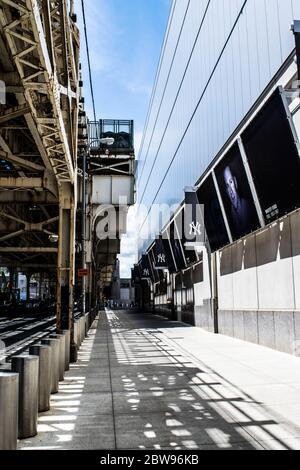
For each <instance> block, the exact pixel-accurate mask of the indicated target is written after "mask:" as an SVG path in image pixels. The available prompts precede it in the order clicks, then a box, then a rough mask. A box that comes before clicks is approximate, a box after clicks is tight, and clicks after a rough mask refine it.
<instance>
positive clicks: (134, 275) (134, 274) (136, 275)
mask: <svg viewBox="0 0 300 470" xmlns="http://www.w3.org/2000/svg"><path fill="white" fill-rule="evenodd" d="M131 279H132V283H133V285H139V284H140V282H141V278H140V271H139V267H138V265H137V264H135V265H134V268H133V269H132V270H131Z"/></svg>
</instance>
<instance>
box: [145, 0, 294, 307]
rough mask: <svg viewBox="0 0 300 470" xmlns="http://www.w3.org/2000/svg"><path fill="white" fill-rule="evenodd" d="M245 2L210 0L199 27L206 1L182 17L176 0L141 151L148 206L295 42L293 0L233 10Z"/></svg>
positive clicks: (205, 160)
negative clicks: (292, 31)
mask: <svg viewBox="0 0 300 470" xmlns="http://www.w3.org/2000/svg"><path fill="white" fill-rule="evenodd" d="M243 3H244V2H243V0H211V1H210V3H209V7H208V9H207V13H206V16H205V19H204V21H203V24H202V26H201V28H200V25H201V22H202V20H203V14H204V11H205V9H206V7H207V4H208V2H207V1H206V0H191V2H190V4H189V9H188V12H187V15H186V19H185V23H184V25H183V20H184V16H185V13H186V9H187V6H188V0H177V1H176V4H175V8H174V16H173V19H172V23H171V26H170V32H169V37H168V41H167V43H166V47H165V52H164V56H163V60H162V63H161V70H160V74H159V76H158V80H157V86H156V92H155V95H154V97H153V103H152V108H151V111H150V116H149V122H148V127H147V130H146V134H145V136H144V137H145V139H144V146H143V148H142V151H141V156H140V158H141V160H142V161H146V163H145V165H144V167H143V163H142V164H141V171H142V177H141V179H140V181H139V194H138V198H139V201H140V202H143V204H146V205H147V206H148V207H149V208H150V207H151V205H152V204H153V203H180V202H181V201H182V199H183V188H184V187H185V186H187V185H193V184H195V183H196V181H197V180H198V179H199V178H200V177H201V175H202V174H203V172H204V171H205V170H206V168H207V166H208V165H209V164H210V163H211V162H212V160H213V159H214V158H215V156H216V154H217V153H218V152H219V150H220V149H221V148H222V146H223V145H224V143H225V142H226V140H227V139H228V138H229V137H230V135H231V134H232V133H233V132H234V130H235V128H236V127H237V125H238V124H239V122H240V121H241V120H242V118H243V117H244V115H245V114H246V113H247V112H248V111H249V109H250V107H251V106H252V105H253V104H254V102H255V101H256V100H257V99H258V97H259V95H260V94H261V93H262V91H263V90H264V88H265V87H266V85H267V84H268V83H269V82H270V80H271V79H272V77H273V76H274V74H275V73H276V72H277V70H278V69H279V67H280V66H281V65H282V63H283V61H284V60H285V59H286V58H287V57H288V55H289V54H290V53H291V51H292V50H293V48H294V37H293V34H292V33H291V31H290V26H291V24H292V22H293V19H294V18H298V19H300V2H299V1H298V0H287V1H285V0H248V1H247V3H246V5H245V7H244V10H243V13H242V14H241V15H240V16H239V14H240V11H241V7H242V5H243ZM293 15H295V16H293ZM237 19H238V21H237ZM182 26H183V27H182ZM181 29H182V30H181ZM180 31H181V37H180V41H179V43H178V48H177V51H176V54H175V56H174V52H175V47H176V44H177V40H178V37H179V34H180ZM198 33H199V34H198ZM197 34H198V37H197ZM196 38H197V42H196V43H195V40H196ZM226 41H228V42H227V44H226V46H225V43H226ZM194 43H195V47H194V50H193V54H192V57H191V60H190V62H189V66H188V68H187V70H186V72H185V69H186V67H187V64H188V61H189V58H190V54H191V51H192V48H193V45H194ZM172 60H173V65H172V68H171V64H172ZM168 75H169V79H168ZM183 77H184V80H183V82H182V79H183ZM167 79H168V81H167ZM181 82H182V84H181ZM164 90H165V91H164ZM177 94H178V97H177ZM176 97H177V98H176ZM162 98H163V99H162ZM184 133H185V135H184ZM141 171H140V173H141ZM142 195H143V198H142ZM144 248H145V247H144ZM245 275H248V274H245ZM249 275H250V274H249ZM262 300H263V299H262ZM263 303H264V300H263Z"/></svg>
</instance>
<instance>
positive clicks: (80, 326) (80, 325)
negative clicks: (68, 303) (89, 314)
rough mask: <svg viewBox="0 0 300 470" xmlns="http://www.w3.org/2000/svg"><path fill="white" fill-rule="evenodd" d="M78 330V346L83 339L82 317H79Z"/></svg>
mask: <svg viewBox="0 0 300 470" xmlns="http://www.w3.org/2000/svg"><path fill="white" fill-rule="evenodd" d="M78 331H79V347H80V346H81V345H82V341H83V333H82V317H80V318H79V325H78Z"/></svg>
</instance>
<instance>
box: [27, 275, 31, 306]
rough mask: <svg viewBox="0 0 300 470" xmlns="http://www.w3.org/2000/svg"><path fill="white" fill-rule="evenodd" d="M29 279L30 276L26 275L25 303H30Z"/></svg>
mask: <svg viewBox="0 0 300 470" xmlns="http://www.w3.org/2000/svg"><path fill="white" fill-rule="evenodd" d="M30 279H31V274H28V273H27V274H26V300H27V302H29V301H30Z"/></svg>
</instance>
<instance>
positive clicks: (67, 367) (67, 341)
mask: <svg viewBox="0 0 300 470" xmlns="http://www.w3.org/2000/svg"><path fill="white" fill-rule="evenodd" d="M60 333H61V334H62V335H64V336H65V349H66V351H65V352H66V354H65V371H66V372H67V371H68V370H70V349H71V332H70V330H62V331H60Z"/></svg>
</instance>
